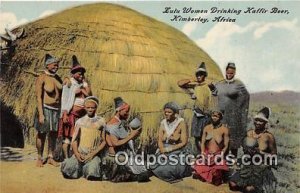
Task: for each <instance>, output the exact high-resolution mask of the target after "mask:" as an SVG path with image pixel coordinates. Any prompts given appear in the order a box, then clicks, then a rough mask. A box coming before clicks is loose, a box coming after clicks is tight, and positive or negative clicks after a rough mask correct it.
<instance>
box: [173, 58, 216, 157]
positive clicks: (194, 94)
mask: <svg viewBox="0 0 300 193" xmlns="http://www.w3.org/2000/svg"><path fill="white" fill-rule="evenodd" d="M195 77H196V79H191V80H190V79H183V80H180V81H178V83H177V84H178V86H179V87H180V88H182V89H184V90H186V92H187V93H188V94H189V95H190V96H191V99H192V100H194V107H193V113H194V116H193V119H192V136H193V137H194V138H195V145H196V148H197V150H198V152H200V151H201V150H200V149H201V148H200V144H201V142H200V141H201V140H200V139H201V135H202V131H203V128H204V127H205V126H206V125H207V124H209V122H210V117H209V112H208V108H209V106H210V103H212V100H211V97H210V96H211V95H210V90H209V89H208V87H207V86H204V85H205V78H206V77H207V71H206V66H205V63H204V62H202V63H201V64H200V65H199V67H198V68H197V70H196V72H195Z"/></svg>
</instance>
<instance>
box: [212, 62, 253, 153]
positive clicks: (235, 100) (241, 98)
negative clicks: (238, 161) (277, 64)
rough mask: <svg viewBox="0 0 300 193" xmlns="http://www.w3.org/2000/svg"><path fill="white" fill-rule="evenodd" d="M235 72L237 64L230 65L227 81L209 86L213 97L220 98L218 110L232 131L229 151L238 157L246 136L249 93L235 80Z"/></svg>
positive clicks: (227, 68)
mask: <svg viewBox="0 0 300 193" xmlns="http://www.w3.org/2000/svg"><path fill="white" fill-rule="evenodd" d="M235 72H236V67H235V64H234V63H228V65H227V67H226V74H225V79H224V80H221V81H220V82H217V83H216V84H213V83H211V84H209V85H208V86H209V88H210V90H211V92H212V95H213V96H215V97H217V98H218V108H219V109H220V110H221V111H223V112H224V117H223V122H224V123H225V124H227V126H228V128H229V130H230V145H229V146H230V147H229V149H230V150H231V153H232V154H233V155H235V156H237V149H238V148H239V147H240V145H241V141H242V138H243V136H245V135H246V129H247V116H248V109H249V93H248V91H247V89H246V87H245V85H244V84H243V83H242V82H241V81H240V80H238V79H235V78H234V77H235Z"/></svg>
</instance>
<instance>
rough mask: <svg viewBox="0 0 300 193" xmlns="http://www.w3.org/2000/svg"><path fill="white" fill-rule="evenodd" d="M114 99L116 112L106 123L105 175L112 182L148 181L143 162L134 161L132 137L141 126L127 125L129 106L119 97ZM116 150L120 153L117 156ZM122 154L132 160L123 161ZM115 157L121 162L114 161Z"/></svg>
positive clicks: (138, 132) (135, 135) (137, 133)
mask: <svg viewBox="0 0 300 193" xmlns="http://www.w3.org/2000/svg"><path fill="white" fill-rule="evenodd" d="M114 101H115V110H116V113H115V116H114V117H113V118H112V119H111V120H110V121H109V122H108V123H107V125H106V142H107V144H108V155H107V156H106V157H105V159H104V162H105V174H106V177H107V178H108V180H110V181H112V182H129V181H139V182H145V181H148V180H149V174H148V171H147V169H146V167H145V164H143V163H142V164H141V165H139V163H135V161H134V158H135V155H136V154H135V151H134V146H133V139H134V138H136V137H137V136H138V135H139V134H140V132H141V126H139V127H137V128H135V129H134V128H132V127H130V125H129V127H127V124H126V122H127V119H128V116H129V111H130V106H129V104H127V103H126V102H124V101H123V99H122V98H121V97H117V98H115V99H114ZM118 152H119V153H122V154H120V156H117V155H118ZM124 154H126V155H127V156H128V160H131V161H132V162H130V163H129V162H127V163H124V162H125V161H124V160H126V158H125V155H124ZM115 156H117V157H115ZM116 159H117V160H119V162H121V163H122V164H120V163H118V162H116ZM123 164H124V165H123Z"/></svg>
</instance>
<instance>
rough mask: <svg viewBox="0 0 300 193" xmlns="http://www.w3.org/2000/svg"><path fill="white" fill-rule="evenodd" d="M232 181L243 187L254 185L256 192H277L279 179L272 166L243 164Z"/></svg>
mask: <svg viewBox="0 0 300 193" xmlns="http://www.w3.org/2000/svg"><path fill="white" fill-rule="evenodd" d="M230 181H232V182H234V183H236V184H237V186H238V187H241V188H245V187H246V186H254V187H255V192H256V193H275V192H276V184H277V181H276V178H275V176H274V173H273V172H272V169H271V167H270V166H265V165H258V166H257V165H249V166H243V167H242V168H241V169H240V170H238V171H236V172H235V173H234V174H233V175H232V176H231V178H230Z"/></svg>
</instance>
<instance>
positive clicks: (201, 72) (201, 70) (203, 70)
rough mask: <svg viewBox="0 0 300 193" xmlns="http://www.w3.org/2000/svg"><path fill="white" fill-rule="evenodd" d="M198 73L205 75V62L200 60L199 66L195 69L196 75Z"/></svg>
mask: <svg viewBox="0 0 300 193" xmlns="http://www.w3.org/2000/svg"><path fill="white" fill-rule="evenodd" d="M198 74H203V75H204V76H207V71H206V66H205V63H204V62H202V63H201V64H200V65H199V67H198V68H197V70H196V76H197V75H198Z"/></svg>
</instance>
